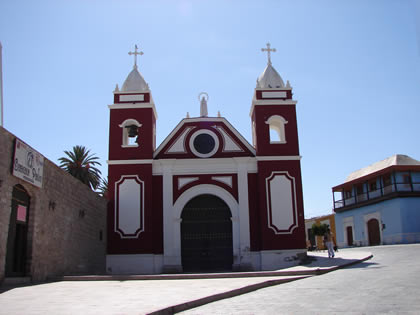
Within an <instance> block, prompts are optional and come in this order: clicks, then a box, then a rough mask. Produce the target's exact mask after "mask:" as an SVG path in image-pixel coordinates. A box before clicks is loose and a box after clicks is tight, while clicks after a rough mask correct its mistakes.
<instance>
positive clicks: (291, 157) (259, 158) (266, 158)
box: [256, 155, 302, 161]
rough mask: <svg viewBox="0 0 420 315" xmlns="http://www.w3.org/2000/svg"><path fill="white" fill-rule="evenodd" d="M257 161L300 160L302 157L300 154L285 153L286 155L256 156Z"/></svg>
mask: <svg viewBox="0 0 420 315" xmlns="http://www.w3.org/2000/svg"><path fill="white" fill-rule="evenodd" d="M256 159H257V161H299V160H301V159H302V156H300V155H284V156H256Z"/></svg>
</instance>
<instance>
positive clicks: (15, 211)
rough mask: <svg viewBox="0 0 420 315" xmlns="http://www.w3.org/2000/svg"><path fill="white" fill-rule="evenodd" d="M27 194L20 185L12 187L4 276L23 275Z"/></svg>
mask: <svg viewBox="0 0 420 315" xmlns="http://www.w3.org/2000/svg"><path fill="white" fill-rule="evenodd" d="M28 218H29V195H28V193H27V192H26V190H25V188H23V186H21V185H16V186H14V187H13V193H12V208H11V213H10V221H9V222H10V223H9V234H8V238H7V252H6V277H19V276H24V275H25V271H26V248H27V241H28Z"/></svg>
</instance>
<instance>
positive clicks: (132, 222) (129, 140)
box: [107, 45, 160, 272]
mask: <svg viewBox="0 0 420 315" xmlns="http://www.w3.org/2000/svg"><path fill="white" fill-rule="evenodd" d="M128 54H129V55H130V56H133V57H134V66H133V69H132V70H131V72H130V73H129V75H128V76H127V78H126V80H125V82H124V84H123V85H122V87H121V89H119V88H118V85H117V86H116V88H115V90H114V103H113V104H112V105H109V109H110V120H109V122H110V124H109V160H108V195H109V207H108V255H107V266H108V267H107V268H108V269H114V270H112V272H117V271H116V270H115V268H116V267H115V266H119V264H118V263H116V261H117V260H118V259H120V258H118V255H120V254H124V255H128V256H126V257H127V258H126V259H135V257H138V255H139V254H147V255H149V254H154V253H155V252H156V250H157V251H159V249H158V248H159V246H154V243H155V242H154V240H156V239H157V237H156V235H155V234H156V230H154V229H153V224H152V223H153V220H154V217H153V216H154V215H155V213H154V212H153V211H152V209H153V201H152V200H153V195H152V190H153V189H152V186H153V175H152V159H153V153H154V150H155V143H156V140H155V138H156V132H155V130H156V119H157V113H156V109H155V104H154V102H153V98H152V94H151V91H150V88H149V85H148V84H147V83H146V81H145V80H144V78H143V76H142V75H141V74H140V72H139V71H138V67H137V56H141V55H143V52H141V51H139V50H138V48H137V45H136V46H135V49H134V51H133V52H129V53H128ZM153 233H155V234H153ZM157 233H158V234H159V233H160V232H159V231H158V232H157ZM131 254H132V255H131ZM136 255H137V256H136ZM133 257H134V258H133ZM132 263H134V262H132Z"/></svg>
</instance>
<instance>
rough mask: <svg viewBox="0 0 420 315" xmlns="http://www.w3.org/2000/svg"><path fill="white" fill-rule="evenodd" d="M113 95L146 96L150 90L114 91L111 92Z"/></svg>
mask: <svg viewBox="0 0 420 315" xmlns="http://www.w3.org/2000/svg"><path fill="white" fill-rule="evenodd" d="M113 93H114V95H115V94H117V95H118V94H147V93H150V90H149V89H147V90H144V91H140V92H139V91H114V92H113Z"/></svg>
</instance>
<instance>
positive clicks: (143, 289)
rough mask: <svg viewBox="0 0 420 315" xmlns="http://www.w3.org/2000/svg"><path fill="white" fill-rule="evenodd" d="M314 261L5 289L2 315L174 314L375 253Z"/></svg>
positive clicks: (318, 255) (316, 256) (0, 295)
mask: <svg viewBox="0 0 420 315" xmlns="http://www.w3.org/2000/svg"><path fill="white" fill-rule="evenodd" d="M309 257H310V258H311V259H312V262H311V263H310V264H307V265H304V266H295V267H291V268H287V269H282V270H279V271H275V272H253V273H226V274H205V275H201V276H200V277H199V278H198V279H194V276H193V277H192V275H162V276H158V277H157V276H130V277H127V276H124V277H118V276H113V277H110V276H102V277H98V276H96V277H66V278H65V279H66V280H64V281H58V282H51V283H44V284H38V285H29V286H23V287H7V286H3V287H0V314H45V313H51V314H151V313H155V314H173V313H175V312H180V311H183V310H187V309H190V308H193V307H197V306H199V305H203V304H205V303H209V302H212V301H217V300H220V299H224V298H227V297H232V296H235V295H239V294H244V293H247V292H251V291H254V290H257V289H260V288H264V287H268V286H273V285H277V284H280V283H284V282H289V281H293V280H298V279H302V278H305V277H310V276H314V275H318V274H322V273H326V272H330V271H333V270H336V269H337V268H342V267H344V266H348V265H351V264H354V263H358V262H360V261H363V260H366V259H369V258H370V257H371V254H370V253H369V252H365V251H362V250H360V251H351V252H346V251H339V252H338V253H337V254H336V258H333V259H329V258H328V257H327V254H326V252H312V253H309ZM204 276H205V277H206V278H204ZM210 276H212V277H213V278H209V277H210ZM222 277H223V278H222ZM131 279H133V280H131ZM141 279H143V280H141ZM155 279H160V280H155Z"/></svg>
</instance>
